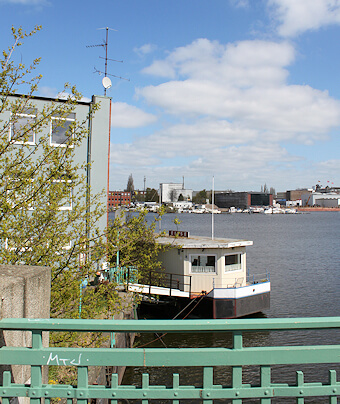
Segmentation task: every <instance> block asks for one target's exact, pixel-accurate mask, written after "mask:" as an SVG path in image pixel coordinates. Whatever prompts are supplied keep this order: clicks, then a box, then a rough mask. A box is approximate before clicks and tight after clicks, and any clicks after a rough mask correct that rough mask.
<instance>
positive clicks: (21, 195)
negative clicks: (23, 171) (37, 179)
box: [6, 179, 34, 210]
mask: <svg viewBox="0 0 340 404" xmlns="http://www.w3.org/2000/svg"><path fill="white" fill-rule="evenodd" d="M33 188H34V183H33V180H28V181H24V180H22V181H21V180H19V179H18V180H15V179H13V180H8V181H7V183H6V194H7V198H6V201H7V203H8V204H9V205H10V206H11V207H12V208H18V209H22V208H24V209H28V210H34V206H33V205H34V198H33V193H34V189H33Z"/></svg>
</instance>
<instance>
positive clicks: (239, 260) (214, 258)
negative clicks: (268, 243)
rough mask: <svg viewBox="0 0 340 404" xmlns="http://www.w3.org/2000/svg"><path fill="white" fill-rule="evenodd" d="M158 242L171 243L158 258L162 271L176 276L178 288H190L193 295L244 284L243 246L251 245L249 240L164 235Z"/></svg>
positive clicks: (244, 249)
mask: <svg viewBox="0 0 340 404" xmlns="http://www.w3.org/2000/svg"><path fill="white" fill-rule="evenodd" d="M157 242H159V243H161V244H171V245H172V247H171V248H169V249H168V250H167V251H163V252H161V253H160V255H159V258H160V260H161V261H162V263H163V267H164V268H165V272H166V273H171V274H173V279H174V280H175V281H176V276H177V277H178V278H177V280H178V285H179V288H180V289H181V290H184V291H187V292H189V289H190V292H191V296H192V297H193V296H195V295H198V294H201V293H202V292H205V293H209V292H210V291H211V290H212V289H220V288H222V289H225V288H237V287H242V286H246V281H247V279H246V278H247V270H246V268H247V261H246V247H247V246H250V245H253V242H252V241H249V240H235V239H220V238H214V239H211V238H208V237H199V236H190V237H171V236H164V237H159V238H158V239H157ZM189 276H191V284H190V285H189V281H188V280H187V279H190V278H189ZM183 278H184V281H183Z"/></svg>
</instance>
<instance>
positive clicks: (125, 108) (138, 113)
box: [111, 102, 157, 128]
mask: <svg viewBox="0 0 340 404" xmlns="http://www.w3.org/2000/svg"><path fill="white" fill-rule="evenodd" d="M156 120H157V117H156V116H155V115H152V114H150V113H147V112H144V111H142V110H141V109H139V108H137V107H135V106H133V105H129V104H126V103H125V102H114V103H112V110H111V126H113V127H117V128H137V127H141V126H146V125H149V124H152V123H154V122H155V121H156Z"/></svg>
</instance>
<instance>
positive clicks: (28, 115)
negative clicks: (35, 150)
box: [8, 111, 37, 146]
mask: <svg viewBox="0 0 340 404" xmlns="http://www.w3.org/2000/svg"><path fill="white" fill-rule="evenodd" d="M11 116H12V117H15V119H16V122H11V123H10V126H9V135H8V136H9V141H10V142H11V143H13V144H23V145H28V146H35V145H36V133H35V130H34V129H30V131H32V134H33V140H32V141H30V140H29V141H21V140H15V139H13V127H14V125H15V124H16V123H18V121H19V119H20V118H28V119H30V118H32V120H33V121H35V120H36V118H37V113H36V111H35V114H31V113H29V112H27V113H26V112H20V113H16V114H11Z"/></svg>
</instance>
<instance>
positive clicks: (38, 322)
mask: <svg viewBox="0 0 340 404" xmlns="http://www.w3.org/2000/svg"><path fill="white" fill-rule="evenodd" d="M0 328H1V329H2V331H3V333H4V336H5V338H4V339H3V343H2V345H3V344H4V343H5V346H2V347H1V345H0V367H1V370H3V372H2V376H3V377H2V378H1V379H0V397H2V403H3V404H9V403H10V402H11V401H12V400H13V398H15V397H27V398H29V400H30V402H31V403H32V404H40V403H44V402H45V403H48V404H49V403H53V402H54V403H55V402H59V401H60V399H64V400H63V402H65V403H66V402H67V403H69V404H72V402H73V403H74V402H78V403H79V404H87V403H88V402H92V400H91V399H98V400H100V402H104V401H103V399H106V400H108V401H109V402H111V404H117V403H118V402H124V403H125V402H135V401H133V400H139V401H138V402H141V403H151V402H152V403H156V402H158V403H159V402H163V401H162V400H170V401H171V402H172V403H174V404H179V403H180V402H186V401H185V400H196V401H195V402H199V403H202V402H204V403H206V404H212V403H217V402H222V401H221V400H224V401H223V402H226V401H225V400H228V402H229V400H230V402H232V403H234V404H240V403H242V402H243V400H245V401H244V402H249V399H256V400H257V401H256V402H261V403H263V404H270V403H271V402H272V400H273V402H274V400H277V399H278V398H281V399H283V400H286V401H285V402H289V403H291V402H297V403H303V402H304V400H305V399H307V400H310V399H311V398H312V397H315V400H318V401H314V402H321V401H320V400H322V402H325V400H326V399H328V402H329V403H331V404H336V403H337V399H338V397H339V394H340V382H339V381H337V371H336V369H338V368H339V364H340V362H339V361H340V345H339V340H335V341H336V342H333V343H332V342H330V343H329V342H328V339H329V335H333V334H334V333H337V332H338V331H339V330H340V317H319V318H313V317H310V318H272V319H267V318H266V319H263V318H256V319H237V320H236V319H235V320H227V321H226V320H103V319H101V320H87V319H79V320H77V319H28V318H21V319H19V318H12V319H2V320H0ZM13 331H14V332H16V333H17V332H28V333H31V334H32V338H31V341H32V344H30V345H27V346H6V341H7V339H6V337H7V335H8V333H12V332H13ZM45 331H47V332H50V333H51V332H60V331H64V332H81V333H96V332H102V333H108V334H109V333H116V332H118V333H151V334H152V335H151V337H150V339H152V338H153V334H154V333H160V334H163V333H186V334H191V335H192V336H193V337H194V336H196V334H197V333H213V334H214V335H215V334H216V333H224V334H226V333H230V340H228V341H226V342H225V343H224V344H223V346H221V347H214V346H210V347H207V348H202V347H201V346H200V347H194V346H193V345H194V344H193V345H189V346H188V347H186V348H168V347H166V346H165V344H164V346H165V347H162V346H161V345H160V346H161V347H157V348H155V347H150V346H146V347H145V346H144V347H140V348H138V347H135V348H115V347H112V348H109V347H100V348H90V347H81V348H80V347H46V346H43V333H44V332H45ZM277 332H280V333H287V335H293V334H295V333H296V334H297V335H301V333H306V332H308V333H311V336H313V335H314V334H313V333H316V334H317V335H318V334H320V333H322V335H323V337H322V338H318V341H321V342H320V343H319V344H316V343H315V340H313V341H314V344H312V345H307V344H303V343H301V344H296V342H294V340H293V341H291V340H289V338H288V340H287V341H285V343H284V346H281V345H280V344H276V343H273V341H275V338H274V340H273V339H271V338H268V341H267V342H265V343H264V341H265V340H261V341H262V342H261V343H260V344H258V343H255V342H254V341H253V342H251V341H252V340H251V339H250V337H249V336H250V335H252V334H257V335H264V337H265V336H266V335H268V334H269V333H270V334H273V335H275V334H276V333H277ZM299 333H300V334H299ZM243 338H245V342H243ZM190 340H195V338H192V339H191V338H188V341H190ZM324 341H327V342H328V344H327V343H326V344H325V342H324ZM331 341H333V340H331ZM157 346H159V345H157ZM14 365H17V366H19V370H20V367H22V368H23V367H24V366H30V378H29V379H28V380H26V383H25V381H23V382H22V381H20V379H18V372H16V369H18V367H16V366H14ZM51 365H52V366H56V367H58V368H60V366H61V367H63V368H65V367H70V366H73V369H74V376H75V380H74V382H73V383H69V384H61V383H60V382H59V381H58V380H57V381H56V380H49V381H47V380H45V379H44V371H45V369H46V366H51ZM94 366H101V367H103V368H104V369H105V368H106V370H107V369H110V368H111V369H112V367H115V366H130V367H132V368H134V369H136V368H137V369H138V368H140V369H141V372H140V379H139V380H138V381H137V382H136V383H133V384H132V383H128V384H124V385H120V384H119V381H118V374H117V373H113V374H111V375H110V376H108V377H107V378H106V380H105V381H102V382H98V383H93V382H92V383H91V381H90V380H89V372H90V371H91V369H93V367H94ZM174 368H175V369H176V372H175V373H174ZM190 368H194V369H195V371H190V372H189V373H191V374H192V377H191V378H190V379H188V378H187V377H186V374H187V373H188V369H190ZM311 368H313V370H315V377H314V378H311V377H310V374H309V372H310V369H311ZM12 369H13V373H12ZM163 369H166V370H168V371H169V377H168V378H167V379H166V380H165V381H164V382H163V384H164V385H160V384H159V383H158V384H157V382H156V383H155V381H156V380H158V379H157V378H155V377H153V375H154V374H155V373H156V374H158V373H159V372H160V371H161V370H162V371H163ZM177 369H178V371H177ZM196 369H197V371H196ZM249 369H250V370H251V375H252V376H251V375H248V376H247V374H246V373H247V370H249ZM66 370H67V369H65V372H66ZM157 372H158V373H157ZM219 372H220V373H219ZM19 373H20V372H19ZM20 374H21V373H20ZM257 375H258V376H257ZM283 375H284V376H283ZM286 375H287V376H286ZM217 376H218V378H217ZM28 377H29V375H28ZM183 400H184V401H183ZM275 402H277V401H275ZM280 402H281V401H280ZM282 402H283V401H282ZM308 402H310V401H308Z"/></svg>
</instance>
